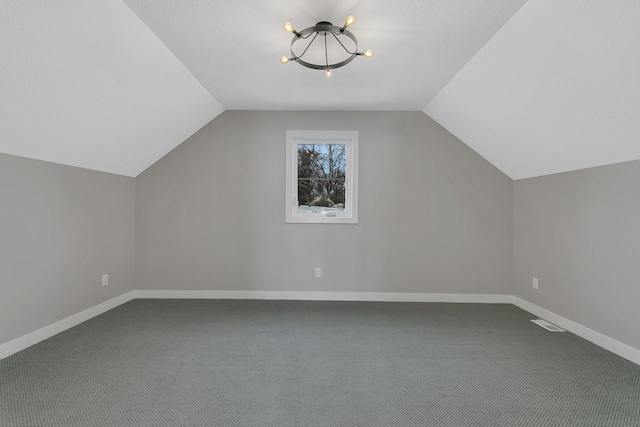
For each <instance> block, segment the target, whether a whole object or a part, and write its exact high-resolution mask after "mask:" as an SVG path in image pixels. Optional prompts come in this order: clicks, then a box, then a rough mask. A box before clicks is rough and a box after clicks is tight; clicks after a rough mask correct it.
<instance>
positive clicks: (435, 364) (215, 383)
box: [0, 300, 640, 427]
mask: <svg viewBox="0 0 640 427" xmlns="http://www.w3.org/2000/svg"><path fill="white" fill-rule="evenodd" d="M533 317H534V316H532V315H530V314H528V313H526V312H524V311H522V310H520V309H518V308H516V307H514V306H512V305H484V304H477V305H472V304H434V303H360V302H308V301H207V300H134V301H131V302H129V303H127V304H124V305H122V306H120V307H118V308H116V309H114V310H111V311H109V312H107V313H105V314H103V315H101V316H99V317H96V318H94V319H91V320H90V321H88V322H85V323H83V324H81V325H79V326H77V327H75V328H72V329H70V330H68V331H66V332H63V333H61V334H59V335H57V336H55V337H53V338H51V339H48V340H46V341H44V342H42V343H40V344H37V345H35V346H33V347H31V348H28V349H26V350H24V351H22V352H20V353H18V354H15V355H13V356H11V357H9V358H7V359H5V360H3V361H0V404H1V406H0V411H1V415H0V423H1V425H2V426H83V427H90V426H278V427H280V426H456V427H460V426H581V427H582V426H640V366H638V365H635V364H633V363H631V362H628V361H626V360H624V359H622V358H620V357H618V356H615V355H613V354H612V353H610V352H608V351H606V350H603V349H601V348H599V347H597V346H595V345H593V344H590V343H589V342H587V341H585V340H583V339H581V338H578V337H576V336H575V335H572V334H570V333H551V332H547V331H545V330H544V329H542V328H540V327H539V326H536V325H534V324H533V323H531V322H529V319H531V318H533Z"/></svg>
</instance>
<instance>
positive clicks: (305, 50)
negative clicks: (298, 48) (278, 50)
mask: <svg viewBox="0 0 640 427" xmlns="http://www.w3.org/2000/svg"><path fill="white" fill-rule="evenodd" d="M310 35H311V34H309V36H310ZM309 36H307V37H305V38H308V37H309ZM316 37H318V33H316V35H315V36H313V38H312V39H311V41H310V42H309V44H308V45H307V47H306V48H305V49H304V51H303V52H302V54H300V56H295V54H294V53H293V42H291V56H292V57H293V59H298V58H302V57H303V56H304V54H305V53H307V50H309V47H311V44H312V43H313V41H314V40H315V39H316Z"/></svg>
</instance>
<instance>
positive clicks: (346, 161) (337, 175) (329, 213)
mask: <svg viewBox="0 0 640 427" xmlns="http://www.w3.org/2000/svg"><path fill="white" fill-rule="evenodd" d="M286 190H287V191H286V216H285V220H286V222H302V223H342V224H357V223H358V132H357V131H297V130H289V131H287V188H286Z"/></svg>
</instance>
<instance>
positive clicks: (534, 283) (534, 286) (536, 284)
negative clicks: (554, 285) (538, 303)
mask: <svg viewBox="0 0 640 427" xmlns="http://www.w3.org/2000/svg"><path fill="white" fill-rule="evenodd" d="M533 289H536V290H537V289H538V279H536V278H535V277H534V278H533Z"/></svg>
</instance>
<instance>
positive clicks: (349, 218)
mask: <svg viewBox="0 0 640 427" xmlns="http://www.w3.org/2000/svg"><path fill="white" fill-rule="evenodd" d="M358 135H359V132H358V131H322V130H318V131H316V130H288V131H287V162H286V169H287V184H286V196H285V205H286V207H285V213H286V215H285V222H287V223H307V224H309V223H312V224H318V223H321V224H357V223H358ZM332 140H335V141H341V142H342V141H346V142H347V143H346V145H347V165H346V166H347V171H346V172H347V173H346V189H345V190H346V194H345V199H346V201H347V202H346V203H345V205H346V206H345V212H338V213H335V212H332V213H327V212H320V213H314V212H299V211H298V144H299V143H303V142H305V141H318V142H317V143H319V144H321V143H324V144H328V143H331V141H332ZM328 215H331V216H328Z"/></svg>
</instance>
